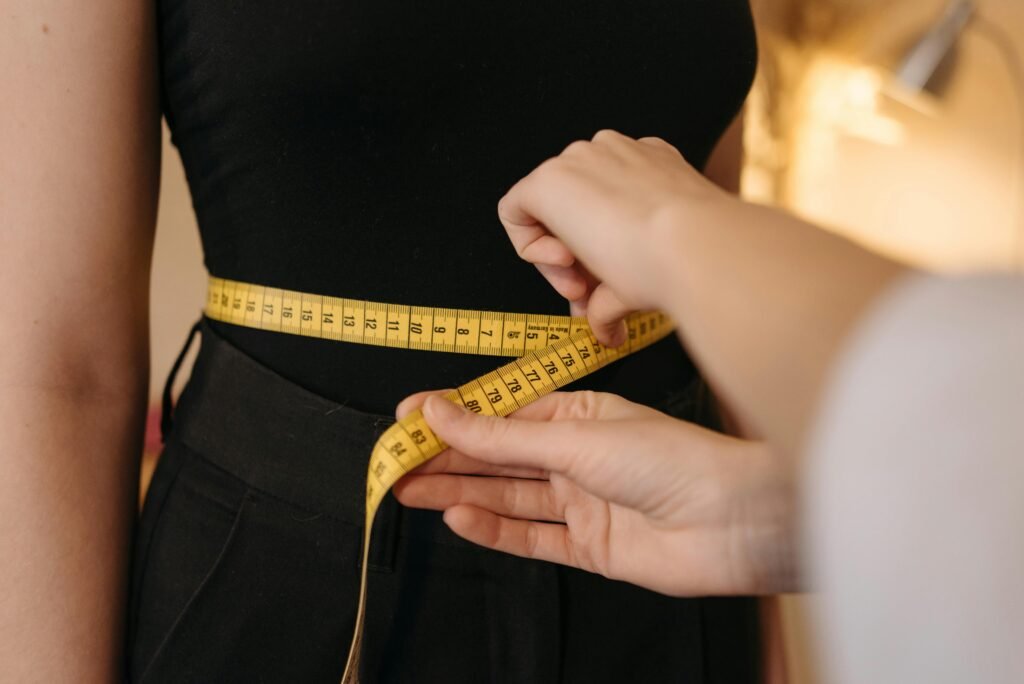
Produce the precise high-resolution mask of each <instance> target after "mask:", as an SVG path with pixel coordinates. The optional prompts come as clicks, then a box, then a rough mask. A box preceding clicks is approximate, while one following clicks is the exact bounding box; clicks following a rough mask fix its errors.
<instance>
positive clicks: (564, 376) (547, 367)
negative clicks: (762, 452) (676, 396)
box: [206, 277, 672, 684]
mask: <svg viewBox="0 0 1024 684" xmlns="http://www.w3.org/2000/svg"><path fill="white" fill-rule="evenodd" d="M206 315H207V316H208V317H209V318H211V319H214V320H217V321H223V322H225V323H233V324H235V325H242V326H245V327H249V328H257V329H259V330H271V331H274V332H283V333H288V334H292V335H302V336H306V337H318V338H322V339H330V340H338V341H341V342H354V343H357V344H372V345H377V346H383V347H400V348H405V349H421V350H426V351H444V352H461V353H466V354H487V355H492V356H514V357H517V358H516V359H515V360H514V361H512V362H511V363H508V364H506V365H504V366H502V367H501V368H499V369H497V370H495V371H493V372H491V373H488V374H486V375H483V376H481V377H479V378H477V379H475V380H473V381H471V382H468V383H466V384H465V385H462V386H461V387H459V388H458V389H456V390H453V391H452V392H449V393H448V394H446V395H444V397H445V399H447V400H448V401H451V402H452V403H455V404H458V405H460V406H464V407H465V408H467V409H469V410H470V411H473V412H475V413H480V414H484V415H489V416H501V417H504V416H507V415H509V414H510V413H512V412H514V411H516V410H517V409H520V408H522V407H524V406H526V405H527V404H529V403H531V402H533V401H536V400H537V399H539V398H540V397H542V396H544V395H546V394H549V393H551V392H553V391H555V390H557V389H559V388H561V387H564V386H565V385H568V384H569V383H571V382H573V381H575V380H579V379H580V378H582V377H584V376H586V375H589V374H590V373H593V372H594V371H596V370H598V369H600V368H603V367H604V366H607V365H608V364H610V363H612V362H614V361H617V360H619V359H621V358H623V357H625V356H629V355H630V354H633V353H635V352H637V351H639V350H641V349H643V348H645V347H648V346H650V345H652V344H654V343H655V342H657V341H659V340H661V339H663V338H665V337H667V336H668V335H669V334H670V333H671V332H672V324H671V322H670V321H669V320H668V318H667V317H666V316H665V315H664V314H661V313H657V312H653V313H638V314H633V315H632V316H630V317H629V318H628V319H627V320H626V324H627V327H628V329H629V335H628V337H627V341H626V343H625V344H624V345H623V346H621V347H619V348H616V349H612V348H608V347H604V346H603V345H601V344H599V343H598V341H597V339H596V338H595V337H594V334H593V332H592V331H591V329H590V326H589V325H588V324H587V321H586V319H584V318H573V317H569V316H544V315H530V314H514V313H499V312H490V311H473V310H464V309H442V308H431V307H417V306H404V305H399V304H384V303H380V302H368V301H363V300H356V299H342V298H338V297H328V296H325V295H316V294H308V293H305V292H294V291H291V290H281V289H277V288H272V287H264V286H262V285H253V284H250V283H242V282H237V281H233V280H223V279H221V278H213V277H211V278H210V284H209V296H208V298H207V304H206ZM446 448H447V447H446V445H445V444H444V443H443V442H442V441H441V440H440V439H438V438H437V437H436V436H435V435H434V433H433V432H432V431H431V430H430V426H428V425H427V423H426V421H425V420H424V419H423V414H422V413H421V412H420V411H414V412H413V413H410V414H409V415H407V416H405V417H404V418H402V419H401V420H399V421H397V422H396V423H395V424H394V425H392V426H391V427H390V428H388V429H387V430H386V431H385V432H384V434H383V435H381V437H380V439H379V440H378V441H377V443H376V445H375V446H374V447H373V453H372V454H371V456H370V466H369V472H368V474H367V484H366V525H365V527H364V528H363V529H364V533H363V561H362V578H361V580H360V590H359V610H358V613H357V615H356V628H355V633H354V635H353V637H352V646H351V648H350V650H349V654H348V662H347V664H346V666H345V675H344V677H343V678H342V682H343V684H350V683H354V682H357V681H358V672H359V653H360V646H361V643H362V634H363V622H364V615H365V612H366V582H367V572H366V571H367V565H368V563H367V559H368V558H369V551H370V531H371V529H372V527H373V519H374V516H375V515H376V513H377V509H378V508H379V507H380V504H381V502H382V501H383V499H384V495H385V494H387V492H388V490H390V489H391V487H392V486H394V484H395V483H396V482H398V480H399V479H401V478H402V476H404V475H405V474H406V473H408V472H410V471H411V470H413V469H415V468H416V467H418V466H420V465H423V464H424V463H426V462H427V461H429V460H430V459H432V458H434V457H435V456H437V455H438V454H440V453H441V452H442V451H444V450H445V449H446Z"/></svg>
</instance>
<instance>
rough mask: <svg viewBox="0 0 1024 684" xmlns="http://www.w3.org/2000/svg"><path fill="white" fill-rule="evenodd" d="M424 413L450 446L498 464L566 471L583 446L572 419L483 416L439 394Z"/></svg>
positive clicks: (429, 398)
mask: <svg viewBox="0 0 1024 684" xmlns="http://www.w3.org/2000/svg"><path fill="white" fill-rule="evenodd" d="M423 417H424V418H425V419H426V421H427V424H428V425H430V429H431V430H433V431H434V433H435V434H436V435H437V436H438V437H440V438H441V439H442V440H443V441H444V442H445V443H446V444H448V446H450V447H452V448H454V449H456V450H458V451H460V452H462V453H463V454H465V455H467V456H471V457H473V458H476V459H478V460H480V461H484V462H487V463H492V464H494V465H508V466H521V467H527V468H539V469H541V470H546V471H555V472H562V471H563V470H564V469H565V468H566V467H567V465H568V464H569V463H570V462H571V459H572V454H573V452H574V451H575V450H577V449H578V448H580V445H579V444H574V439H573V437H572V434H571V431H572V425H571V423H568V422H565V421H554V422H549V421H543V420H516V419H514V418H497V417H494V416H480V415H477V414H475V413H473V412H471V411H467V410H466V409H464V408H462V407H461V406H458V405H457V404H454V403H452V402H451V401H449V400H447V399H444V398H442V397H440V396H436V395H435V396H430V397H428V398H427V400H426V402H425V403H424V404H423ZM577 435H578V433H577ZM577 441H578V440H577Z"/></svg>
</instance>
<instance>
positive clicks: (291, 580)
mask: <svg viewBox="0 0 1024 684" xmlns="http://www.w3.org/2000/svg"><path fill="white" fill-rule="evenodd" d="M198 329H199V330H200V331H201V333H202V346H201V349H200V353H199V356H198V360H197V362H196V365H195V367H194V370H193V373H192V376H191V378H190V379H189V382H188V384H187V387H186V389H185V391H184V393H183V395H182V397H181V400H180V402H179V404H178V405H177V406H176V407H175V409H174V413H173V420H169V421H167V423H166V425H165V427H166V428H167V433H166V435H165V437H166V440H167V441H166V447H165V449H164V452H163V454H162V456H161V458H160V461H159V464H158V466H157V469H156V472H155V474H154V478H153V481H152V484H151V486H150V490H149V492H148V495H147V498H146V502H145V505H144V509H143V513H142V517H141V521H140V523H139V525H138V532H137V538H136V545H135V552H134V568H133V578H132V592H131V603H130V616H129V643H128V658H129V662H128V664H127V667H128V672H129V673H130V678H131V680H132V681H135V682H147V683H148V682H236V681H237V682H250V681H259V682H331V683H335V682H338V680H339V679H340V676H341V673H342V670H343V668H344V662H345V658H346V655H347V651H348V646H349V641H350V639H351V636H352V630H353V626H354V622H355V614H356V604H357V596H358V587H359V562H360V557H359V552H360V541H361V535H362V525H363V492H364V482H365V476H366V465H367V460H368V457H369V454H370V450H371V447H372V446H373V443H374V441H375V440H376V438H377V436H378V435H379V434H380V433H381V432H382V431H383V430H384V429H385V428H386V427H387V426H388V425H389V424H390V423H391V422H392V418H390V417H387V416H377V415H371V414H367V413H362V412H359V411H355V410H352V409H349V408H346V407H344V406H339V405H336V404H333V403H332V402H329V401H327V400H326V399H324V398H322V397H320V396H317V395H314V394H311V393H310V392H307V391H306V390H304V389H302V388H300V387H298V386H296V385H294V384H292V383H290V382H289V381H287V380H285V379H283V378H281V377H280V376H278V375H276V374H274V373H273V372H271V371H270V370H268V369H267V368H265V367H264V366H262V365H260V364H258V363H256V362H255V361H253V360H252V359H250V358H249V357H247V356H245V355H244V354H242V353H241V352H240V351H238V350H237V349H236V348H234V347H232V346H231V345H229V344H228V343H227V342H225V341H224V340H223V339H222V338H219V337H218V336H217V335H216V333H214V332H213V331H212V330H211V329H210V327H209V326H208V325H207V324H206V323H205V322H204V323H201V324H200V326H199V327H198ZM190 339H191V338H190ZM691 389H692V388H691ZM699 397H700V393H699V388H697V389H696V393H695V392H694V391H691V392H690V393H689V394H681V395H680V396H679V397H677V399H676V400H675V401H674V402H673V404H674V405H673V406H667V407H662V408H665V409H668V410H670V411H671V412H672V413H674V414H677V415H681V417H689V418H691V419H692V418H696V417H697V414H698V413H699V412H700V410H701V409H700V406H701V402H700V401H699ZM758 634H759V627H758V619H757V609H756V604H755V602H754V600H753V599H701V600H680V599H671V598H666V597H664V596H660V595H658V594H654V593H652V592H648V591H645V590H642V589H638V588H636V587H633V586H630V585H627V584H624V583H620V582H612V581H609V580H606V579H603V578H601V577H598V576H595V575H591V574H588V573H585V572H580V571H576V570H572V569H568V568H563V567H559V566H555V565H552V564H548V563H542V562H537V561H528V560H523V559H519V558H514V557H511V556H507V555H503V554H499V553H496V552H492V551H489V550H485V549H482V548H479V547H476V546H474V545H471V544H469V543H467V542H464V541H462V540H461V539H459V538H458V537H456V536H455V535H453V534H452V533H451V532H450V531H449V530H448V529H447V527H445V525H444V524H443V523H442V522H441V520H440V515H439V514H437V513H434V512H428V511H417V510H412V509H406V508H403V507H401V506H400V505H399V504H398V503H397V502H396V501H395V500H394V499H393V498H389V499H388V501H387V502H386V504H385V505H384V507H383V509H382V511H381V513H380V514H379V516H378V521H377V523H376V525H375V529H374V546H373V557H372V558H371V566H370V594H369V612H368V617H367V622H366V633H365V637H364V650H363V659H362V663H363V670H362V681H363V682H364V684H372V683H375V682H417V683H426V684H431V683H433V682H446V683H447V682H452V683H461V682H470V683H476V682H484V683H489V682H493V683H495V684H500V683H504V682H507V683H509V684H546V683H549V682H550V683H555V682H573V683H575V682H580V683H583V682H586V683H587V684H593V683H595V682H596V683H600V682H615V683H619V682H642V683H644V684H658V683H660V682H688V683H691V682H709V683H710V682H715V683H718V682H730V683H731V682H754V681H757V680H758V678H759V670H760V667H759V663H760V650H759V638H758Z"/></svg>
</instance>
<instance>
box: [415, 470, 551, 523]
mask: <svg viewBox="0 0 1024 684" xmlns="http://www.w3.org/2000/svg"><path fill="white" fill-rule="evenodd" d="M395 496H397V497H398V500H399V501H401V502H402V503H403V504H405V505H406V506H412V507H413V508H428V509H431V510H435V511H444V510H447V509H449V508H452V507H453V506H460V505H464V504H468V505H470V506H475V507H477V508H483V509H486V510H489V511H492V512H494V513H497V514H498V515H501V516H504V517H507V518H519V519H521V520H547V521H550V522H564V521H565V512H564V511H563V510H562V508H561V506H560V504H559V503H558V501H557V498H556V497H555V495H554V490H553V489H552V487H551V483H550V482H549V481H547V480H524V479H519V478H508V477H472V476H465V475H429V476H416V475H412V476H409V477H407V478H403V480H402V486H401V487H396V489H395Z"/></svg>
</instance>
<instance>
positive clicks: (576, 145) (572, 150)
mask: <svg viewBox="0 0 1024 684" xmlns="http://www.w3.org/2000/svg"><path fill="white" fill-rule="evenodd" d="M588 149H590V143H589V142H587V141H586V140H576V141H574V142H571V143H569V145H568V146H567V147H566V148H565V149H564V150H563V151H562V155H563V156H574V155H578V154H582V153H585V152H586V151H587V150H588Z"/></svg>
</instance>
